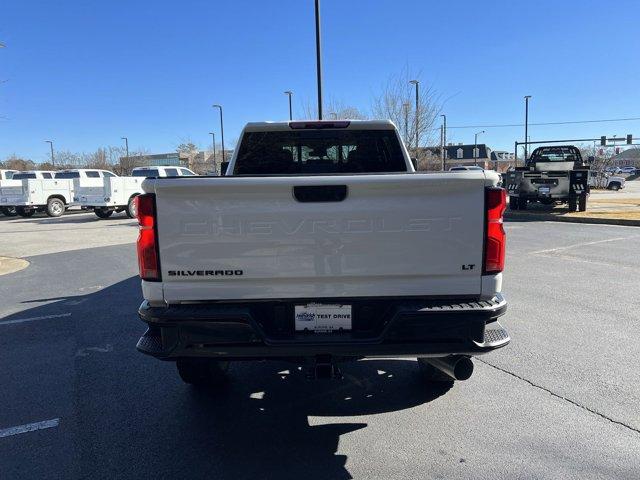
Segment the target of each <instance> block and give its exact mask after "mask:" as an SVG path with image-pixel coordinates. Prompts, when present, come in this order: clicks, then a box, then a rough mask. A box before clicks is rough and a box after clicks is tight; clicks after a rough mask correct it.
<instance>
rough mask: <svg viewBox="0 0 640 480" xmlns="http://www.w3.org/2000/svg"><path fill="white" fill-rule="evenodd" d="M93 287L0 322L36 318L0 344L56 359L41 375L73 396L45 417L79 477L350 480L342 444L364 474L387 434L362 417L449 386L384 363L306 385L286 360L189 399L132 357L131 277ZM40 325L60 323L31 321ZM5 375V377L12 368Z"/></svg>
mask: <svg viewBox="0 0 640 480" xmlns="http://www.w3.org/2000/svg"><path fill="white" fill-rule="evenodd" d="M50 274H51V275H52V276H55V272H50ZM15 275H16V277H14V278H15V279H17V278H18V275H25V274H24V273H22V272H20V273H17V274H15ZM48 275H49V272H47V273H46V274H45V276H47V278H48ZM92 288H93V287H92ZM95 288H97V290H95V291H94V290H88V291H85V292H87V293H85V294H81V295H74V296H69V297H60V298H40V299H37V300H36V299H24V300H23V301H22V302H21V303H22V304H23V305H29V304H31V303H32V302H48V303H47V304H46V305H39V306H34V307H33V308H30V309H27V310H24V311H22V312H20V313H16V314H12V315H10V316H7V317H5V318H2V319H0V322H7V321H12V320H13V321H14V322H15V321H16V319H21V318H35V319H36V320H35V321H33V322H27V323H24V324H13V325H11V327H5V328H6V329H5V330H3V334H4V340H3V341H4V343H5V346H12V345H13V346H15V348H16V349H19V348H20V345H21V343H22V342H24V341H26V340H25V339H26V338H28V339H29V340H28V341H29V342H40V341H41V342H43V343H44V342H46V344H47V345H48V346H50V348H51V349H55V352H56V353H55V355H52V356H51V358H50V359H49V362H48V366H47V368H46V369H45V370H41V369H40V370H38V371H37V374H38V375H48V376H51V377H52V381H53V379H54V377H57V378H59V382H54V383H53V385H58V384H59V385H72V386H73V388H72V389H71V390H69V391H66V392H61V393H60V394H61V395H65V396H66V397H67V398H68V404H69V405H72V406H73V407H72V408H70V410H69V411H68V412H67V413H66V415H65V414H64V413H62V412H57V411H52V412H51V413H50V414H51V415H54V416H55V415H60V416H61V417H62V418H61V425H63V426H64V425H77V427H76V428H74V430H75V432H74V433H73V434H70V436H71V438H73V446H72V449H73V450H74V452H75V455H72V456H70V457H69V460H68V461H69V462H71V463H72V465H70V466H69V467H70V469H71V470H72V471H74V472H77V473H78V474H79V477H81V478H97V477H101V476H102V475H104V474H105V473H106V472H109V476H110V477H111V478H125V477H126V478H133V477H135V478H232V479H234V480H236V479H243V478H247V479H249V478H251V479H256V478H277V479H287V478H295V479H299V478H305V479H316V478H317V479H329V478H330V479H348V478H352V475H351V474H350V472H349V471H348V469H347V466H346V462H347V456H346V455H345V454H343V453H340V452H339V451H338V447H339V443H340V441H341V438H342V440H343V441H344V442H346V443H345V445H347V447H345V450H346V451H348V452H349V455H351V456H352V457H353V456H354V455H355V456H356V459H355V460H354V461H356V462H357V463H358V464H363V463H365V462H366V460H367V458H369V456H370V455H373V453H372V452H371V451H370V450H369V449H368V448H367V447H366V446H367V444H368V443H369V442H370V441H371V438H384V437H385V433H386V432H384V431H382V432H381V429H384V428H389V425H390V423H389V420H388V419H385V420H384V421H376V422H375V425H373V426H371V427H370V426H369V424H368V423H367V421H370V420H369V419H368V418H367V417H363V416H367V415H377V414H386V413H390V412H398V411H401V410H405V409H409V408H414V407H418V406H420V405H424V404H426V403H428V402H431V401H433V400H435V399H437V398H438V397H440V396H441V395H443V394H445V393H446V392H447V391H448V390H449V388H451V387H450V385H449V384H444V385H432V384H426V383H425V382H424V381H423V380H422V378H421V376H420V375H419V371H418V368H417V365H416V362H415V361H413V360H399V359H389V360H382V359H380V360H367V361H358V362H350V363H345V364H343V365H342V371H343V375H344V377H343V379H340V380H338V379H334V380H309V379H307V378H306V375H305V373H306V372H305V371H304V370H303V369H300V368H298V367H297V366H296V365H294V364H290V363H286V362H275V361H274V362H237V363H233V364H232V367H231V370H230V374H229V377H230V378H229V381H228V383H227V384H226V385H225V386H224V388H220V389H218V390H215V391H211V390H199V389H195V388H193V387H191V386H188V385H186V384H183V383H182V382H181V381H180V380H179V378H178V375H177V372H176V370H175V367H174V365H173V364H172V363H171V362H161V361H158V360H156V359H153V358H149V357H146V356H144V355H142V354H140V353H138V352H137V351H136V350H135V343H136V341H137V339H138V337H139V336H140V335H141V334H142V332H143V331H144V325H143V324H142V323H141V322H140V321H139V320H137V318H136V313H135V312H136V309H137V307H138V305H139V302H140V300H141V298H140V285H139V279H138V278H137V277H131V278H127V279H126V280H123V281H120V282H117V283H115V284H112V285H110V286H107V287H104V288H102V287H99V286H97V287H95ZM98 288H99V289H98ZM1 291H2V289H0V292H1ZM81 293H82V292H81ZM48 316H52V317H56V318H53V319H49V320H37V319H39V318H46V317H48ZM6 365H7V366H6V372H5V373H6V374H7V376H8V378H13V376H12V374H11V369H12V368H13V366H12V365H13V364H12V363H11V362H8V363H7V364H6ZM16 365H17V362H16ZM16 368H17V367H16ZM20 368H27V370H28V368H29V367H24V366H22V367H20ZM69 377H70V378H71V379H72V380H69ZM65 379H66V380H65ZM5 388H8V389H24V388H30V387H25V386H24V385H18V384H11V382H10V383H9V384H7V385H5ZM34 388H36V387H34ZM52 388H60V389H64V387H63V386H60V387H57V386H56V387H52ZM39 389H40V387H37V388H36V389H35V390H34V391H33V392H32V395H33V396H34V397H36V396H37V395H38V394H39V393H38V392H39ZM40 393H41V392H40ZM67 428H68V427H67ZM367 428H374V429H375V432H372V433H365V430H364V429H367ZM347 436H348V437H347ZM347 438H348V439H347ZM42 460H43V461H48V460H47V459H46V458H43V459H42ZM58 468H62V467H58Z"/></svg>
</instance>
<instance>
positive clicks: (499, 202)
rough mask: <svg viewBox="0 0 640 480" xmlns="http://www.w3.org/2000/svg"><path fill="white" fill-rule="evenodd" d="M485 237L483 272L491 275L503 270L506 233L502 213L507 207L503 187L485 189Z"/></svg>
mask: <svg viewBox="0 0 640 480" xmlns="http://www.w3.org/2000/svg"><path fill="white" fill-rule="evenodd" d="M484 205H485V216H486V222H487V224H486V226H485V231H486V238H485V239H484V272H483V273H484V274H485V275H491V274H495V273H500V272H501V271H502V270H504V255H505V247H506V240H507V238H506V234H505V232H504V227H503V225H502V215H503V214H504V211H505V209H506V208H507V193H506V191H505V189H504V188H497V187H489V188H486V189H485V199H484Z"/></svg>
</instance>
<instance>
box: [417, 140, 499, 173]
mask: <svg viewBox="0 0 640 480" xmlns="http://www.w3.org/2000/svg"><path fill="white" fill-rule="evenodd" d="M474 149H475V155H474ZM420 150H422V152H420V153H422V154H423V155H426V156H430V157H431V158H436V159H441V153H440V152H441V147H439V146H438V147H426V148H421V149H420ZM445 153H446V158H445V170H449V169H450V168H451V167H458V166H470V165H478V166H479V167H482V168H484V169H487V170H492V169H493V168H494V162H492V160H491V153H492V152H491V148H489V147H488V146H487V145H486V144H484V143H478V144H477V145H474V144H470V145H465V144H462V143H458V144H457V145H454V144H451V143H450V144H449V145H447V146H446V147H445ZM440 163H442V162H441V160H440ZM505 169H506V168H505Z"/></svg>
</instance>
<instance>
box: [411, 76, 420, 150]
mask: <svg viewBox="0 0 640 480" xmlns="http://www.w3.org/2000/svg"><path fill="white" fill-rule="evenodd" d="M409 83H411V84H412V85H415V87H416V156H417V155H418V142H419V139H420V93H419V90H420V82H419V81H418V80H409Z"/></svg>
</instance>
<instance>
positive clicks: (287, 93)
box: [284, 90, 293, 121]
mask: <svg viewBox="0 0 640 480" xmlns="http://www.w3.org/2000/svg"><path fill="white" fill-rule="evenodd" d="M284 94H285V95H287V96H288V97H289V121H291V120H293V108H292V107H291V95H293V92H292V91H291V90H287V91H286V92H284Z"/></svg>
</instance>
